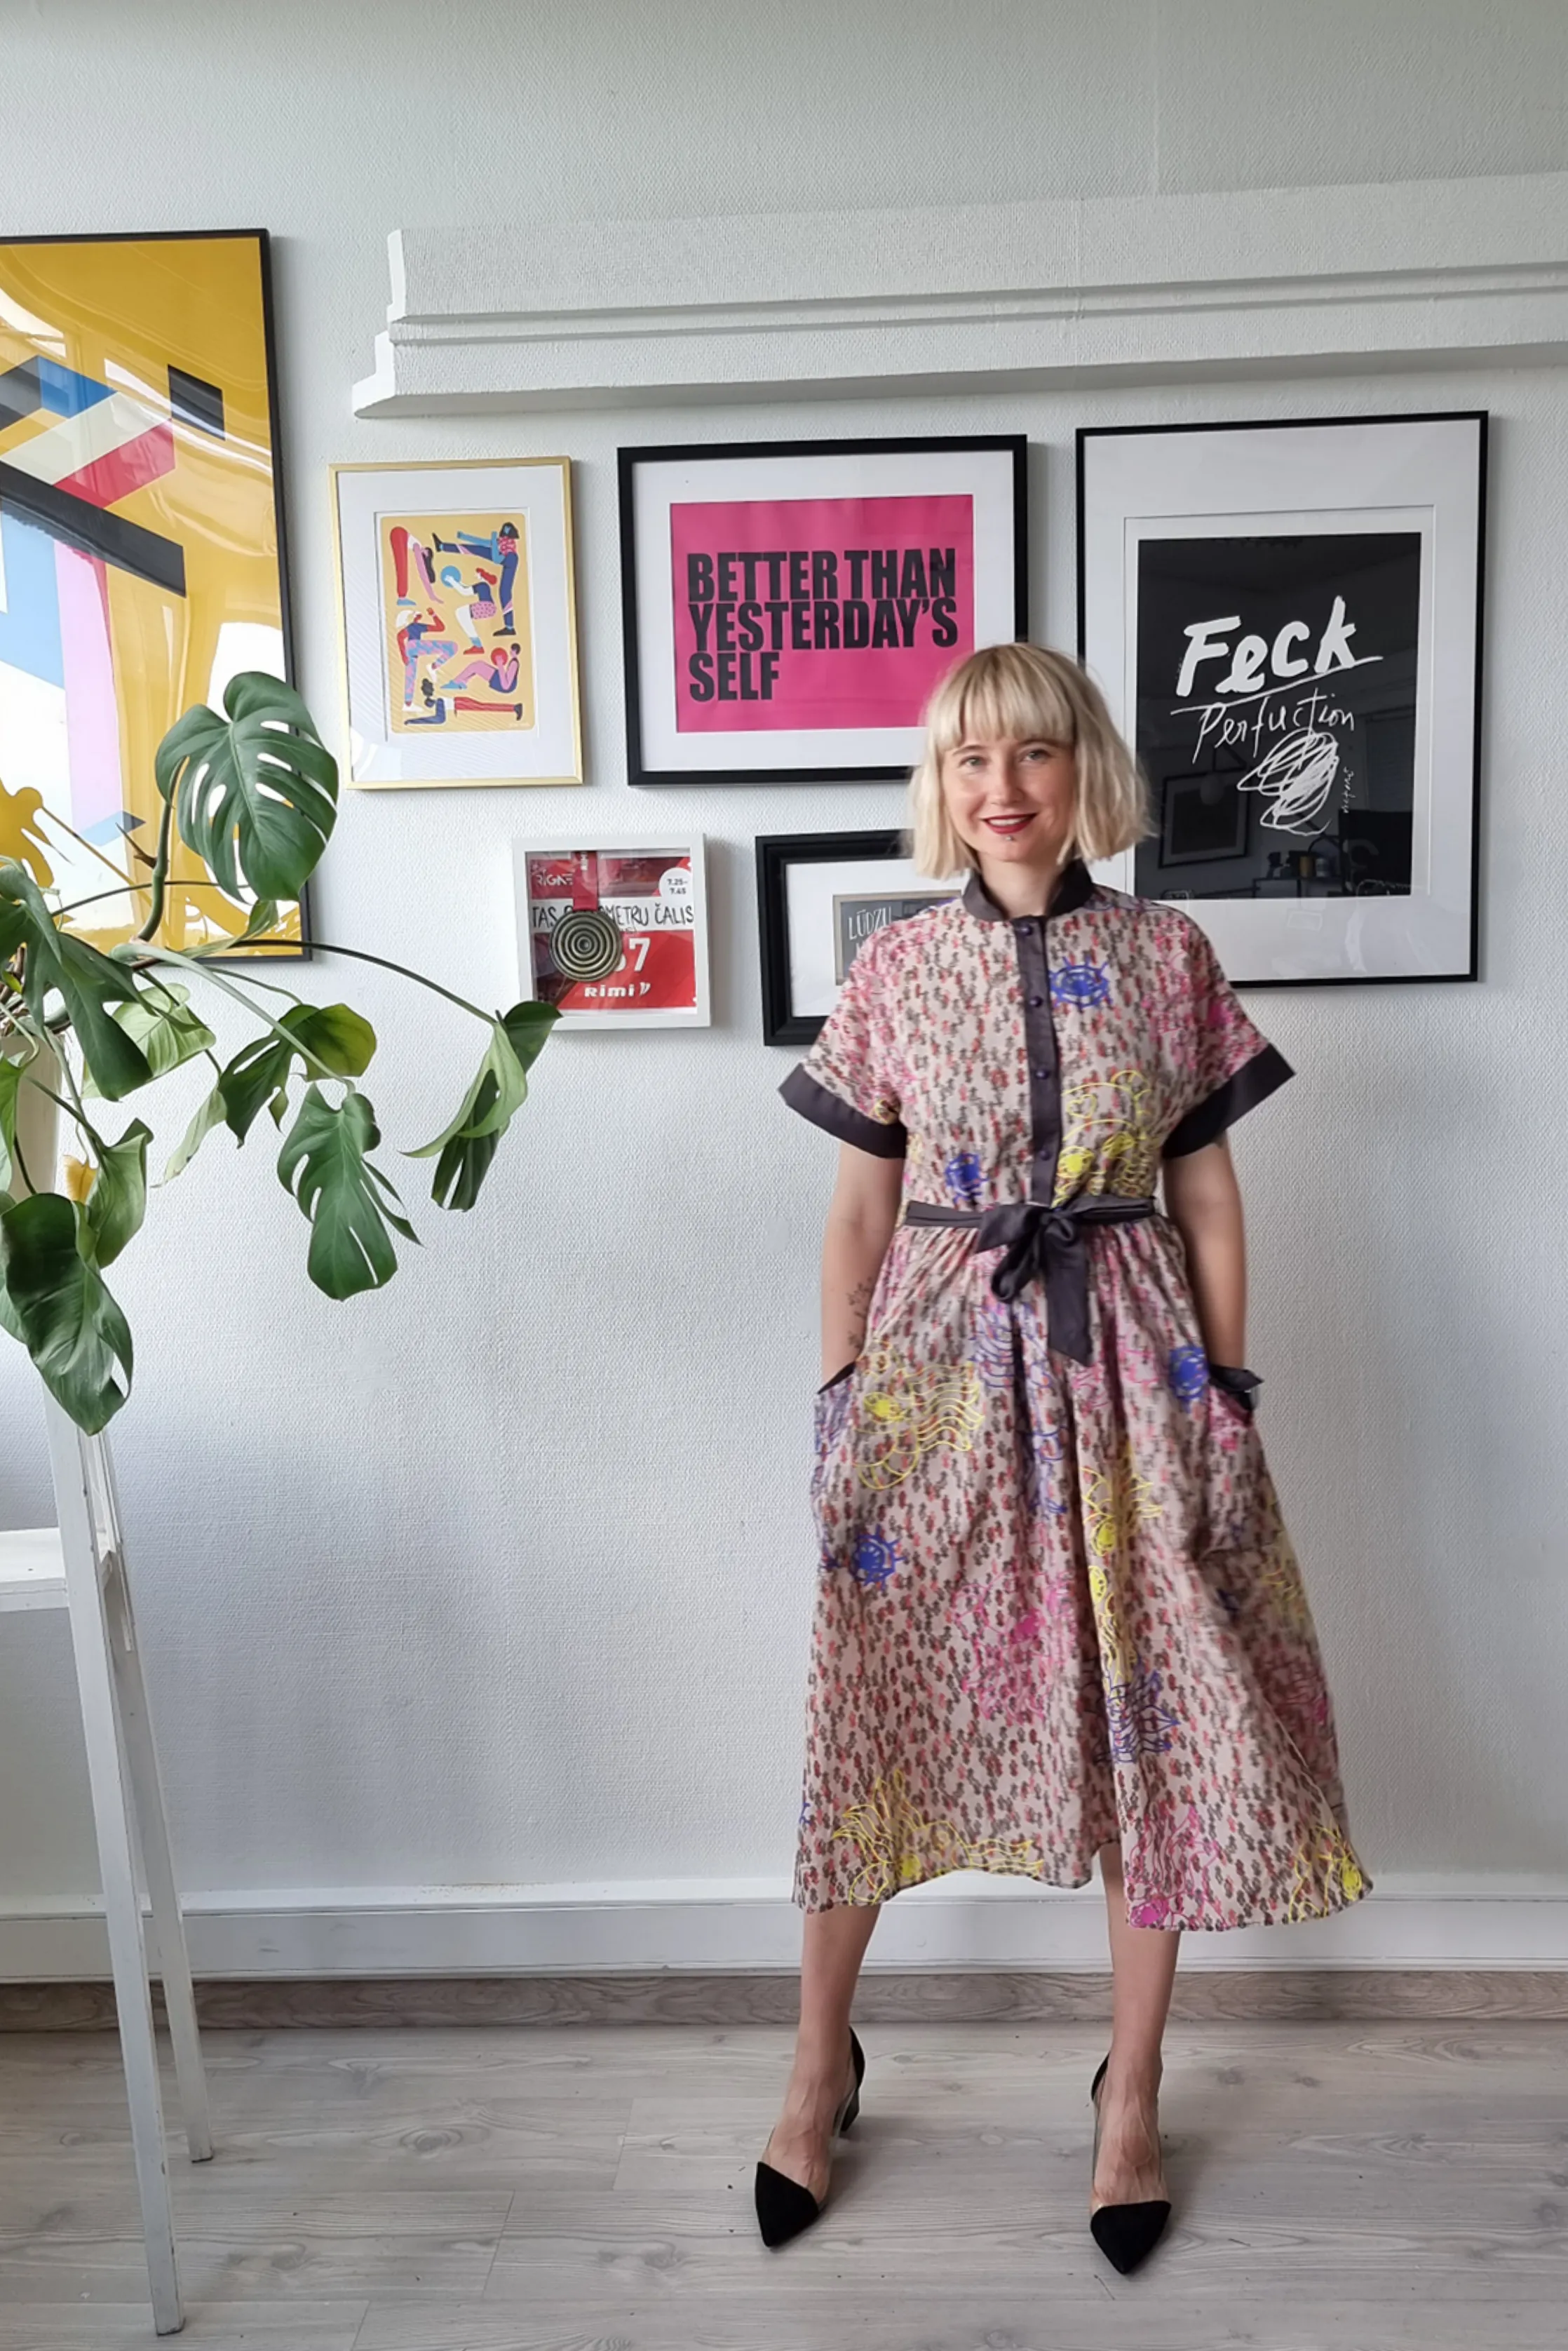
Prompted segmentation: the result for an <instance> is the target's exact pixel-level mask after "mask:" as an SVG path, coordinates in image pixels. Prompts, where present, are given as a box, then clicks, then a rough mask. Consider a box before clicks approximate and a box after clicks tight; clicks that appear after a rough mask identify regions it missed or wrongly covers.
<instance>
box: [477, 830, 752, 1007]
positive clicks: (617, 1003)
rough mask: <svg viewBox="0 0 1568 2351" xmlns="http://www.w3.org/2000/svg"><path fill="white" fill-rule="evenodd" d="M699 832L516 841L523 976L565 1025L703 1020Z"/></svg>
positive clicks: (532, 995)
mask: <svg viewBox="0 0 1568 2351" xmlns="http://www.w3.org/2000/svg"><path fill="white" fill-rule="evenodd" d="M704 850H705V843H704V840H703V836H702V835H701V834H700V833H697V834H695V835H692V836H690V837H687V838H685V839H674V840H672V839H669V838H667V837H666V838H664V839H660V840H647V841H634V840H633V841H628V840H626V839H625V838H623V837H622V835H621V834H620V833H617V834H615V835H614V836H613V837H612V839H611V840H609V841H602V842H601V843H600V844H599V845H598V846H596V847H592V848H585V847H583V846H581V845H580V843H578V842H575V841H516V842H514V844H513V859H514V871H515V874H516V878H517V986H518V993H519V995H521V996H522V997H523V998H526V999H528V1000H530V1001H537V1002H539V1003H545V1004H556V1005H559V1007H560V1019H559V1021H558V1023H557V1024H556V1025H557V1027H558V1028H562V1029H673V1028H685V1029H706V1028H707V1027H708V1025H709V1012H708V944H707V881H706V859H705V855H704Z"/></svg>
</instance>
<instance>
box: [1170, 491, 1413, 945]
mask: <svg viewBox="0 0 1568 2351" xmlns="http://www.w3.org/2000/svg"><path fill="white" fill-rule="evenodd" d="M1421 545H1422V542H1421V535H1420V533H1419V532H1418V531H1414V530H1411V531H1383V530H1379V531H1351V530H1346V529H1344V528H1338V529H1334V530H1331V531H1324V532H1322V533H1312V534H1306V533H1292V534H1290V535H1288V536H1282V537H1278V538H1276V537H1272V536H1267V537H1266V536H1262V535H1257V536H1252V537H1245V538H1241V537H1238V538H1144V539H1143V540H1142V541H1141V542H1140V544H1139V548H1138V571H1137V578H1138V609H1137V694H1138V700H1137V750H1138V756H1139V758H1140V759H1141V760H1142V761H1143V763H1144V766H1145V769H1146V771H1147V773H1148V775H1149V778H1150V780H1151V782H1152V783H1153V786H1154V790H1155V814H1156V816H1157V818H1158V820H1159V830H1158V831H1157V832H1155V833H1154V834H1152V835H1151V836H1150V837H1149V839H1148V840H1146V841H1143V842H1141V843H1140V844H1139V847H1138V850H1137V852H1136V882H1137V888H1138V892H1139V893H1140V895H1142V896H1145V897H1151V898H1250V899H1257V898H1278V897H1313V898H1324V897H1331V898H1340V897H1364V896H1374V895H1376V896H1387V895H1389V894H1398V893H1407V892H1408V891H1409V888H1410V874H1411V836H1412V826H1413V820H1414V814H1415V806H1416V681H1417V676H1418V674H1419V666H1418V661H1417V648H1418V642H1419V625H1420V610H1421Z"/></svg>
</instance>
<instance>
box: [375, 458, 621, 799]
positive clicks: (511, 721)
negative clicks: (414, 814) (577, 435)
mask: <svg viewBox="0 0 1568 2351" xmlns="http://www.w3.org/2000/svg"><path fill="white" fill-rule="evenodd" d="M329 475H330V481H331V502H332V540H333V554H334V559H335V562H336V567H337V574H338V617H339V643H340V657H341V665H342V684H343V702H344V714H345V718H346V722H347V726H348V733H349V757H348V759H347V761H346V763H345V767H344V771H343V781H344V783H345V785H347V786H350V787H351V788H352V789H357V790H362V791H364V790H394V791H395V790H429V789H443V788H447V787H450V786H453V785H470V786H490V785H494V784H513V785H528V784H580V783H582V782H583V781H584V780H585V778H584V775H583V765H582V716H581V696H580V684H579V676H578V650H577V575H576V559H575V551H574V549H573V544H572V518H571V460H570V458H569V457H464V458H453V459H439V458H438V459H433V460H421V461H418V462H416V463H413V464H395V463H394V464H377V465H333V466H331V467H330V468H329Z"/></svg>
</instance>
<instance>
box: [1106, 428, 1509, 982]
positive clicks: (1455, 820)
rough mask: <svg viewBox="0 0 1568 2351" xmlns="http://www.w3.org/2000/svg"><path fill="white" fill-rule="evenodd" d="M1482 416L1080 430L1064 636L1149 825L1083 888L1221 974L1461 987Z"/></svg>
mask: <svg viewBox="0 0 1568 2351" xmlns="http://www.w3.org/2000/svg"><path fill="white" fill-rule="evenodd" d="M1484 421H1485V420H1484V418H1481V417H1479V416H1474V415H1464V416H1458V417H1450V416H1445V417H1441V418H1427V417H1419V418H1398V419H1370V420H1348V421H1346V422H1345V423H1339V422H1335V423H1331V424H1323V425H1294V424H1287V425H1269V426H1257V425H1240V426H1223V427H1222V426H1215V427H1207V426H1204V427H1196V428H1191V427H1177V428H1172V429H1170V430H1168V431H1163V432H1162V431H1143V430H1139V431H1136V432H1131V433H1128V432H1123V431H1120V430H1112V431H1107V432H1104V433H1097V432H1093V431H1085V432H1083V433H1082V434H1080V436H1079V489H1080V648H1079V650H1080V653H1081V656H1082V658H1083V659H1084V661H1085V662H1086V664H1087V665H1088V667H1089V668H1090V670H1091V671H1092V674H1094V676H1095V677H1096V678H1097V680H1098V682H1099V684H1101V686H1102V687H1103V690H1104V691H1105V694H1106V696H1107V700H1108V701H1109V702H1110V704H1111V706H1112V712H1113V716H1114V717H1115V718H1116V720H1117V723H1118V725H1119V726H1121V727H1122V729H1123V732H1124V734H1125V735H1126V736H1127V737H1128V739H1129V741H1131V742H1132V743H1133V745H1134V748H1135V750H1136V752H1137V754H1138V758H1139V761H1140V763H1141V765H1142V767H1143V768H1144V771H1145V775H1146V777H1147V778H1148V780H1149V785H1150V794H1151V802H1152V810H1151V813H1152V819H1153V828H1152V830H1151V831H1150V832H1149V833H1148V834H1147V836H1146V837H1145V839H1144V840H1143V841H1140V842H1139V843H1138V844H1137V846H1136V848H1135V850H1134V851H1133V852H1129V853H1128V855H1127V856H1125V857H1124V858H1123V859H1120V860H1114V861H1111V864H1112V866H1113V867H1114V868H1115V869H1116V870H1114V871H1111V870H1107V871H1106V872H1104V873H1103V876H1102V878H1103V879H1105V880H1108V881H1111V882H1113V883H1115V884H1116V885H1117V886H1120V887H1123V888H1126V889H1129V890H1131V891H1132V892H1133V893H1134V894H1136V895H1138V896H1141V897H1152V898H1162V899H1166V900H1173V901H1179V902H1182V903H1184V904H1186V905H1187V906H1188V909H1189V911H1190V912H1191V913H1192V914H1194V915H1195V917H1196V918H1197V920H1199V921H1200V922H1201V923H1202V924H1203V925H1204V926H1205V928H1206V929H1207V930H1208V931H1209V933H1210V935H1211V936H1213V938H1214V940H1215V944H1216V946H1218V948H1219V950H1220V953H1221V956H1222V960H1223V961H1224V962H1225V965H1226V968H1227V970H1228V972H1229V974H1230V977H1232V978H1233V979H1235V980H1238V981H1249V982H1252V983H1268V982H1270V981H1271V982H1274V983H1275V984H1287V983H1291V982H1294V983H1298V984H1300V983H1311V982H1314V981H1322V980H1333V979H1404V978H1422V977H1430V978H1438V977H1444V978H1447V977H1458V978H1463V977H1473V976H1474V971H1475V956H1474V913H1475V904H1474V898H1475V893H1474V872H1473V865H1474V860H1473V835H1474V813H1475V810H1474V802H1475V783H1476V768H1475V745H1476V718H1477V699H1478V684H1479V680H1478V669H1479V559H1480V518H1481V456H1482V449H1483V445H1484V444H1483V432H1484Z"/></svg>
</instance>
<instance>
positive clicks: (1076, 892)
mask: <svg viewBox="0 0 1568 2351" xmlns="http://www.w3.org/2000/svg"><path fill="white" fill-rule="evenodd" d="M1093 891H1094V879H1093V876H1092V873H1091V872H1090V871H1089V868H1088V866H1087V865H1085V863H1084V862H1083V860H1082V857H1070V858H1069V859H1068V861H1067V863H1066V864H1065V865H1064V866H1063V867H1062V869H1061V873H1060V875H1059V876H1058V878H1057V883H1056V888H1055V889H1054V891H1053V892H1052V893H1051V904H1050V905H1049V906H1048V907H1047V909H1046V913H1047V914H1048V915H1051V914H1071V912H1072V910H1073V908H1074V907H1075V906H1082V904H1083V903H1084V901H1085V899H1087V898H1089V897H1092V894H1093ZM962 896H963V901H964V904H965V905H966V907H967V909H968V911H969V913H970V914H975V915H977V916H978V918H979V920H980V921H981V922H982V923H1009V922H1011V921H1012V920H1013V919H1014V918H1013V916H1012V915H1010V914H1009V913H1008V910H1007V908H1006V907H1005V906H998V904H997V902H996V900H995V899H994V898H993V897H992V895H991V893H990V892H989V891H988V889H987V887H986V884H985V882H984V880H983V878H982V876H981V873H980V869H979V867H978V866H977V865H971V866H970V868H969V878H968V880H967V882H966V883H965V884H964V888H963V892H962Z"/></svg>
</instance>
